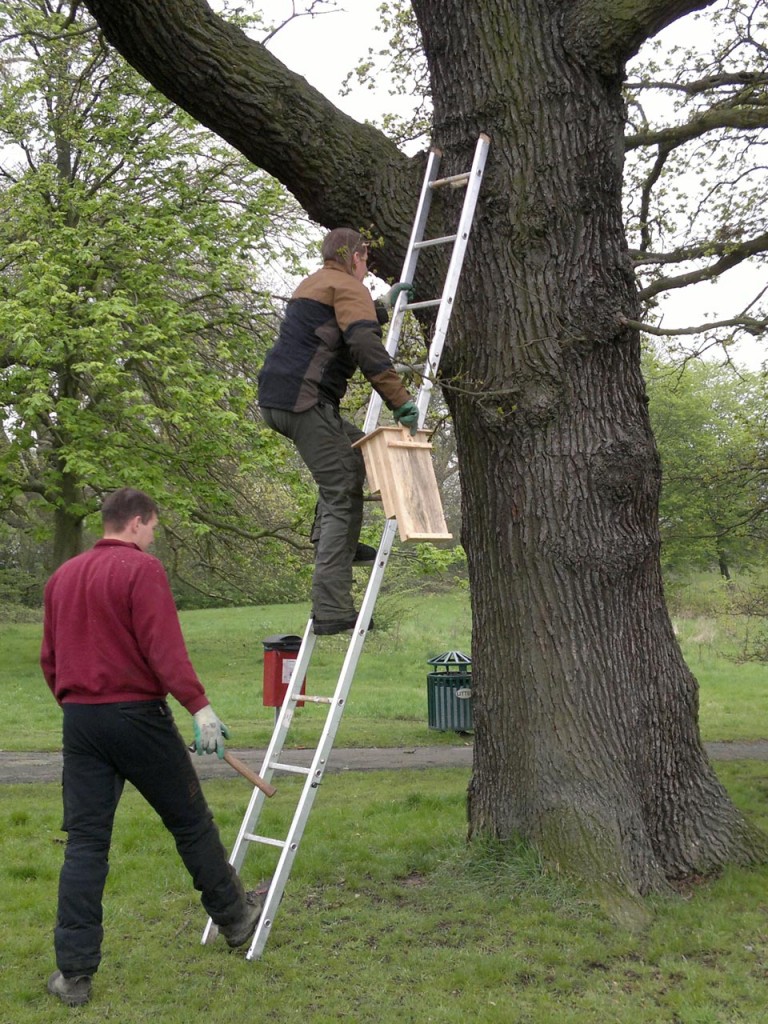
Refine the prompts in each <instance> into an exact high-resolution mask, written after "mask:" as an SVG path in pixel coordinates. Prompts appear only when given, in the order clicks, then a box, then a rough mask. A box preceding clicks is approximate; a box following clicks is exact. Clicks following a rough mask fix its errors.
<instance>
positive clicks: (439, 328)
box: [416, 134, 490, 427]
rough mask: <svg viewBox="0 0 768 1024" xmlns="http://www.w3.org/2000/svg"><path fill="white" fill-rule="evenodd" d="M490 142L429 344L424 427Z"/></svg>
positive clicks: (479, 157) (476, 161)
mask: <svg viewBox="0 0 768 1024" xmlns="http://www.w3.org/2000/svg"><path fill="white" fill-rule="evenodd" d="M489 145H490V139H489V138H488V136H487V135H484V134H481V135H480V137H479V139H478V140H477V145H476V147H475V155H474V158H473V160H472V169H471V170H470V172H469V174H470V178H469V184H468V185H467V192H466V195H465V197H464V205H463V206H462V210H461V216H460V218H459V227H458V230H457V232H456V241H455V243H454V246H453V250H452V252H451V259H450V261H449V264H448V271H447V273H446V276H445V283H444V285H443V293H442V297H441V299H440V309H439V312H438V314H437V319H436V321H435V329H434V332H433V334H432V341H431V343H430V346H429V355H428V357H427V367H426V369H425V373H424V377H423V378H422V384H421V388H420V389H419V394H418V396H417V399H416V405H417V407H418V410H419V421H418V422H419V426H420V427H421V426H423V424H424V420H425V418H426V415H427V409H428V408H429V402H430V398H431V396H432V388H433V386H434V381H435V378H436V375H437V369H438V367H439V365H440V358H441V356H442V354H443V347H444V345H445V338H446V335H447V333H448V324H449V323H450V319H451V314H452V313H453V300H454V298H455V295H456V289H457V287H458V283H459V277H460V276H461V268H462V266H463V263H464V255H465V253H466V250H467V244H468V241H469V234H470V231H471V230H472V222H473V220H474V216H475V207H476V205H477V197H478V195H479V194H480V186H481V185H482V180H483V172H484V170H485V162H486V159H487V156H488V147H489Z"/></svg>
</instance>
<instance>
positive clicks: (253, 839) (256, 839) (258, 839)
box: [243, 832, 288, 850]
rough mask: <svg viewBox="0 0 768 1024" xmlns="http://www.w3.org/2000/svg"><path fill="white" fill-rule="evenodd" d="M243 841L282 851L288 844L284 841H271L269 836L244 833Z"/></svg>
mask: <svg viewBox="0 0 768 1024" xmlns="http://www.w3.org/2000/svg"><path fill="white" fill-rule="evenodd" d="M243 839H247V840H248V842H249V843H263V845H264V846H279V847H280V849H281V850H282V849H283V848H284V847H285V846H287V845H288V844H287V843H286V841H285V840H284V839H272V838H271V837H270V836H257V835H255V834H254V833H253V832H246V833H245V835H244V836H243Z"/></svg>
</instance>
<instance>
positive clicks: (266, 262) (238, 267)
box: [0, 0, 304, 597]
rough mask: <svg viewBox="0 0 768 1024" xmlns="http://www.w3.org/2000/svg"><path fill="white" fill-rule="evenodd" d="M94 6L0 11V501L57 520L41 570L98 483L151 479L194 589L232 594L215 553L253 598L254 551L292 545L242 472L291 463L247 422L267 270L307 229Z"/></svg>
mask: <svg viewBox="0 0 768 1024" xmlns="http://www.w3.org/2000/svg"><path fill="white" fill-rule="evenodd" d="M83 14H87V12H85V10H84V8H82V5H80V4H78V3H76V2H71V3H59V4H56V5H53V4H49V3H45V2H38V0H24V2H21V3H13V4H9V3H2V4H0V36H2V38H3V51H2V59H1V60H0V76H1V77H0V145H1V146H2V149H3V154H4V162H3V165H2V167H1V168H0V252H1V253H2V256H0V296H1V299H2V301H0V409H1V410H2V414H1V416H0V424H1V426H0V495H1V496H2V508H3V509H4V511H5V514H6V517H7V519H8V521H10V520H11V519H12V520H13V522H14V525H15V526H16V527H17V528H23V529H26V530H28V531H29V532H30V533H33V532H35V531H36V530H38V529H39V527H40V525H41V522H42V521H46V522H50V520H51V518H52V519H53V523H54V527H53V529H52V530H51V533H52V536H53V542H52V546H51V547H50V548H49V550H48V554H49V556H50V558H49V560H48V565H47V568H49V569H50V568H52V567H54V566H56V565H58V564H59V563H60V562H61V561H63V560H64V559H65V558H68V557H70V556H71V555H73V554H75V553H77V551H79V550H80V548H81V546H82V541H83V529H84V523H85V522H86V517H87V515H88V513H89V512H91V511H92V510H93V509H94V508H95V507H96V505H97V501H96V499H97V496H98V495H99V494H100V493H101V492H102V491H103V490H105V489H109V488H112V487H115V486H118V485H122V484H129V483H130V484H133V485H137V486H143V487H146V488H147V489H148V490H149V491H151V492H152V493H153V494H154V495H156V496H157V498H158V499H159V501H160V502H161V504H162V505H163V506H164V507H165V508H166V509H172V510H174V511H175V512H176V513H177V517H176V519H174V521H173V523H172V522H171V521H168V522H167V529H168V536H167V537H166V543H167V544H168V545H169V546H170V545H173V547H174V550H176V551H177V552H179V553H181V552H183V551H185V550H188V549H189V548H190V546H192V547H193V548H194V549H195V555H194V562H196V563H197V564H198V565H200V566H205V574H206V576H207V580H206V583H205V584H203V580H202V575H203V574H202V573H201V572H200V571H198V572H197V573H193V572H189V570H190V567H191V565H192V564H194V562H193V559H192V557H191V556H190V557H189V558H187V561H186V567H187V571H188V572H189V575H190V576H191V577H195V578H196V580H197V584H198V586H201V587H202V586H204V587H206V588H207V589H206V592H207V593H209V594H210V593H219V594H221V593H222V589H221V583H219V584H217V583H216V581H215V572H216V569H217V568H218V571H219V574H220V575H223V573H222V566H221V558H222V557H223V556H224V553H222V552H221V551H220V549H222V548H223V549H224V552H225V553H226V558H227V561H228V563H229V564H228V572H227V574H226V575H227V581H228V591H226V592H228V593H229V595H230V596H231V595H232V594H235V593H237V594H239V595H240V596H241V597H242V595H243V593H248V594H250V596H251V597H253V593H254V589H253V583H254V582H255V581H258V580H259V579H260V578H261V575H262V574H260V575H259V576H256V575H254V574H253V572H252V570H253V564H252V563H253V557H254V556H253V543H254V542H258V541H259V540H260V539H263V545H264V550H262V552H261V554H262V556H263V557H265V558H268V557H270V552H269V546H268V540H269V538H270V537H272V536H274V535H275V534H276V535H278V536H288V537H289V538H293V539H294V543H296V544H298V540H297V539H296V538H295V537H294V536H293V533H292V531H291V525H292V519H293V518H294V516H293V515H292V514H289V515H286V513H285V511H283V512H282V513H280V514H278V509H277V507H276V505H275V504H274V503H272V504H271V505H270V503H268V502H266V501H264V500H262V499H263V495H260V494H259V488H258V485H257V484H255V483H254V482H253V481H252V480H251V475H252V472H253V471H255V470H257V469H259V468H260V467H264V466H265V467H266V470H267V472H268V474H269V475H270V476H273V475H274V472H275V469H276V467H277V466H279V465H280V461H281V459H282V454H281V449H280V446H279V445H278V444H276V442H275V440H274V439H273V437H272V436H270V435H271V432H269V431H263V430H261V428H260V426H259V420H258V416H257V415H255V413H254V409H255V402H254V394H255V383H254V367H255V365H256V364H257V363H258V359H259V357H258V353H259V351H260V350H261V349H262V348H263V347H264V346H265V345H267V344H269V343H270V339H271V335H272V332H273V330H274V325H275V318H276V314H275V309H274V303H273V301H272V299H271V297H270V295H269V293H268V291H267V290H266V289H265V287H264V286H263V285H260V283H259V274H261V275H262V279H264V280H267V279H268V274H269V266H270V262H271V261H273V260H275V261H279V264H280V266H281V269H282V270H284V271H286V272H290V271H291V270H293V269H297V268H298V262H297V257H296V255H295V254H296V251H297V244H296V239H297V237H299V236H300V235H301V234H303V229H302V228H300V225H301V220H300V218H299V216H298V210H297V208H296V207H295V204H293V203H292V202H291V201H290V200H289V197H287V195H286V194H285V193H284V191H283V190H282V189H281V188H280V187H279V185H278V184H277V182H275V181H274V179H270V178H269V177H267V176H266V175H265V174H263V173H262V172H260V171H257V170H256V169H255V168H253V167H252V166H251V165H250V164H248V163H247V162H246V161H245V160H244V159H243V158H242V157H241V156H240V155H239V154H238V153H236V152H235V151H233V150H232V149H231V148H229V147H228V146H225V145H224V144H223V143H220V142H218V141H217V140H216V139H215V137H213V136H211V135H210V134H209V133H207V132H205V131H203V130H202V129H200V127H199V125H197V124H196V123H195V122H194V121H193V120H192V119H191V118H190V117H189V116H188V115H186V114H184V113H183V112H181V111H179V110H178V109H177V108H175V107H174V106H173V105H172V104H171V103H169V102H168V100H167V99H166V98H165V97H163V96H161V95H160V94H159V93H157V92H156V91H155V90H154V89H152V88H151V87H149V86H148V85H147V83H146V82H145V81H144V80H143V79H141V78H140V77H139V76H138V75H136V73H135V72H134V71H133V70H132V69H131V68H129V67H128V66H127V65H126V64H125V62H124V61H122V60H121V59H120V58H119V57H118V55H116V54H115V53H114V51H111V50H109V49H108V48H107V47H106V44H105V42H104V40H103V38H102V37H101V35H100V33H99V32H98V29H97V27H96V26H95V24H94V23H93V21H92V20H90V19H87V18H84V17H83V16H82V15H83ZM303 244H304V243H303V239H302V241H301V246H302V247H303ZM214 531H215V532H214ZM244 546H245V549H244ZM217 552H219V553H218V554H217ZM246 554H247V555H248V556H250V557H246ZM238 560H239V561H243V560H244V562H245V564H244V565H243V566H242V572H241V573H239V574H238V573H237V572H235V571H233V566H237V564H238ZM181 561H183V559H181V555H180V560H179V561H178V562H177V564H179V565H181ZM275 561H276V564H277V565H278V566H279V565H280V564H281V561H282V563H283V564H285V563H286V561H287V562H289V563H290V556H287V558H286V556H283V558H282V559H275ZM212 573H213V574H214V575H213V576H212ZM275 575H279V574H275ZM248 576H250V579H251V584H250V588H249V586H248V583H247V579H248ZM293 576H295V573H291V572H288V575H287V578H288V579H291V578H292V577H293ZM273 578H275V576H273ZM243 588H245V590H244V589H243ZM260 596H262V597H265V596H274V595H273V594H269V595H265V594H262V595H260Z"/></svg>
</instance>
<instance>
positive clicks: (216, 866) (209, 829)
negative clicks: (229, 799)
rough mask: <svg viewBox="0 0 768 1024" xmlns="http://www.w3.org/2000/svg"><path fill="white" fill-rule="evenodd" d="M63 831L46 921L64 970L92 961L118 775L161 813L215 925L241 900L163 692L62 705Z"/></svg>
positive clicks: (79, 970) (97, 956)
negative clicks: (155, 696)
mask: <svg viewBox="0 0 768 1024" xmlns="http://www.w3.org/2000/svg"><path fill="white" fill-rule="evenodd" d="M63 710H64V773H63V780H62V781H63V797H64V825H63V827H64V830H65V831H66V832H67V833H68V835H67V845H66V850H65V854H64V864H63V866H62V869H61V875H60V877H59V903H58V912H57V915H56V927H55V930H54V946H55V950H56V963H57V966H58V968H59V970H60V971H61V972H62V974H63V975H64V976H65V977H72V976H74V975H78V974H93V973H94V972H95V971H96V969H97V968H98V966H99V963H100V961H101V941H102V937H103V928H102V906H101V900H102V894H103V892H104V884H105V882H106V880H107V873H108V871H109V847H110V843H111V839H112V825H113V822H114V817H115V811H116V810H117V805H118V802H119V800H120V796H121V795H122V792H123V785H124V782H125V780H126V779H127V780H128V781H129V782H131V783H132V784H133V785H134V786H135V787H136V789H137V790H138V791H139V792H140V793H141V795H142V796H143V797H144V798H145V799H146V800H147V801H148V802H149V803H150V804H151V806H152V807H153V808H154V809H155V810H156V811H157V813H158V814H159V815H160V817H161V819H162V821H163V824H164V825H165V827H166V828H167V829H168V831H169V832H170V833H171V834H172V835H173V838H174V840H175V841H176V849H177V850H178V852H179V854H180V856H181V859H182V860H183V862H184V864H185V866H186V868H187V870H188V871H189V873H190V875H191V876H192V882H193V884H194V887H195V888H196V889H197V890H199V891H200V893H201V894H202V896H201V901H202V904H203V906H204V908H205V909H206V911H207V912H208V913H209V914H210V916H211V917H212V918H213V920H214V921H215V922H216V924H230V923H231V922H232V921H235V920H237V918H238V917H239V916H240V915H241V914H242V913H243V911H244V909H245V902H244V895H243V887H242V884H241V883H240V880H239V879H238V877H237V874H236V872H235V870H234V869H233V868H232V867H231V866H230V864H229V863H228V861H227V854H226V851H225V850H224V847H223V846H222V843H221V839H220V838H219V832H218V829H217V827H216V825H215V823H214V821H213V815H212V813H211V811H210V809H209V807H208V804H207V802H206V800H205V797H204V796H203V792H202V789H201V788H200V782H199V779H198V777H197V773H196V772H195V769H194V767H193V766H192V763H191V760H190V757H189V753H188V751H187V749H186V746H185V744H184V741H183V739H182V738H181V735H180V733H179V731H178V729H177V728H176V726H175V724H174V721H173V716H172V714H171V711H170V709H169V707H168V705H167V704H166V703H165V702H164V701H136V702H131V703H121V704H64V705H63Z"/></svg>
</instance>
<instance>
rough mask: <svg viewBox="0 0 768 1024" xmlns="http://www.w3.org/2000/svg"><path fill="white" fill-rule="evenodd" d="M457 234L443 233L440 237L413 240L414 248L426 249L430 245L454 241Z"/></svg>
mask: <svg viewBox="0 0 768 1024" xmlns="http://www.w3.org/2000/svg"><path fill="white" fill-rule="evenodd" d="M457 238H458V235H443V236H442V238H425V239H424V241H423V242H414V243H413V248H414V249H427V248H429V246H430V245H447V244H448V242H455V241H456V239H457Z"/></svg>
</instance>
